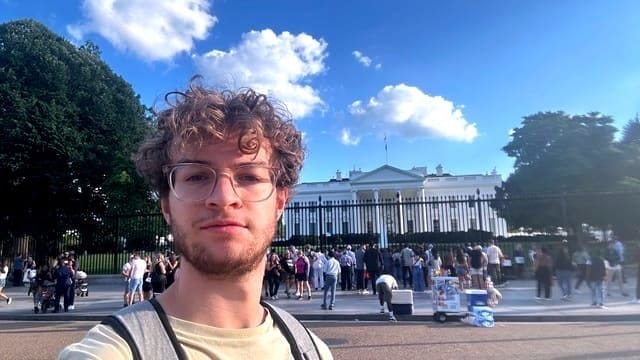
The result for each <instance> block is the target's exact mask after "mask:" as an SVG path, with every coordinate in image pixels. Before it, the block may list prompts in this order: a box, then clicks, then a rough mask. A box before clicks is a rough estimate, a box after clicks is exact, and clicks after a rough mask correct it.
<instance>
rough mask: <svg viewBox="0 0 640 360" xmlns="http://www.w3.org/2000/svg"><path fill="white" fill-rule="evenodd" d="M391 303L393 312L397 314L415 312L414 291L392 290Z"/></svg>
mask: <svg viewBox="0 0 640 360" xmlns="http://www.w3.org/2000/svg"><path fill="white" fill-rule="evenodd" d="M391 305H392V306H393V313H394V314H397V315H411V314H413V291H412V290H391Z"/></svg>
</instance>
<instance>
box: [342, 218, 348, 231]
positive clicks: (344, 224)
mask: <svg viewBox="0 0 640 360" xmlns="http://www.w3.org/2000/svg"><path fill="white" fill-rule="evenodd" d="M342 233H343V234H348V233H349V222H348V221H343V222H342Z"/></svg>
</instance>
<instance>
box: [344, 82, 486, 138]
mask: <svg viewBox="0 0 640 360" xmlns="http://www.w3.org/2000/svg"><path fill="white" fill-rule="evenodd" d="M349 112H350V113H351V114H352V115H353V117H354V119H356V120H357V121H358V123H359V124H360V125H361V126H362V127H363V128H381V129H384V130H385V131H392V132H396V133H398V134H401V135H403V136H405V137H407V138H415V137H420V136H433V137H441V138H446V139H451V140H455V141H466V142H471V141H473V139H475V138H476V137H477V136H478V130H477V128H476V124H470V123H469V122H467V120H466V119H465V118H464V116H463V114H462V107H460V106H455V105H454V104H453V103H452V102H451V101H449V100H447V99H445V98H443V97H441V96H430V95H428V94H425V93H423V92H422V90H420V89H419V88H417V87H413V86H408V85H405V84H399V85H388V86H385V87H384V88H383V89H382V90H381V91H380V92H379V93H378V94H377V96H374V97H371V98H370V99H369V101H368V102H363V101H361V100H357V101H354V102H353V103H352V104H351V105H349Z"/></svg>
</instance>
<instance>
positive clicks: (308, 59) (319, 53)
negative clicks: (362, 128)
mask: <svg viewBox="0 0 640 360" xmlns="http://www.w3.org/2000/svg"><path fill="white" fill-rule="evenodd" d="M326 49H327V43H326V42H325V41H324V40H323V39H320V40H316V39H314V38H313V37H312V36H309V35H307V34H305V33H301V34H298V35H293V34H291V33H289V32H283V33H281V34H279V35H276V34H275V33H274V32H273V31H272V30H271V29H265V30H262V31H251V32H248V33H245V34H243V35H242V39H241V41H240V43H239V44H238V45H237V46H235V47H232V48H231V49H229V50H228V51H222V50H211V51H209V52H208V53H206V54H204V55H197V56H194V61H195V64H196V67H197V69H198V72H199V73H200V74H202V75H203V76H204V77H205V79H207V80H208V81H212V82H216V83H219V84H220V83H223V82H224V80H225V79H227V80H228V81H229V82H230V83H231V84H225V85H229V86H230V87H235V88H238V87H245V86H249V87H252V88H253V89H255V90H256V91H259V92H262V93H266V94H268V95H269V96H271V97H274V98H276V99H278V100H280V101H282V102H283V103H285V104H286V105H287V107H288V109H289V111H290V112H291V114H292V115H293V116H294V118H300V117H304V116H306V115H309V114H311V113H312V112H313V111H314V110H316V109H322V108H323V107H324V102H323V101H322V99H321V98H320V96H319V95H318V90H316V89H314V88H313V87H311V85H309V80H310V78H311V77H312V76H314V75H318V74H321V73H322V72H324V71H325V70H326V67H325V64H324V59H325V58H326V57H327V55H328V53H327V52H326Z"/></svg>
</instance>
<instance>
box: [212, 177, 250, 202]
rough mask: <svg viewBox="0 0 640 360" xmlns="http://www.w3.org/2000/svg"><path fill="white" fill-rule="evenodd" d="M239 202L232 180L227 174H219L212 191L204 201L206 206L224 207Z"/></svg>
mask: <svg viewBox="0 0 640 360" xmlns="http://www.w3.org/2000/svg"><path fill="white" fill-rule="evenodd" d="M240 202H241V200H240V198H239V197H238V194H237V193H236V191H235V189H234V187H233V180H232V178H231V176H229V175H227V174H219V175H218V177H217V179H216V184H215V186H214V187H213V191H212V192H211V194H209V196H208V197H207V198H206V199H205V205H206V206H219V207H226V206H231V205H234V204H239V203H240Z"/></svg>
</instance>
